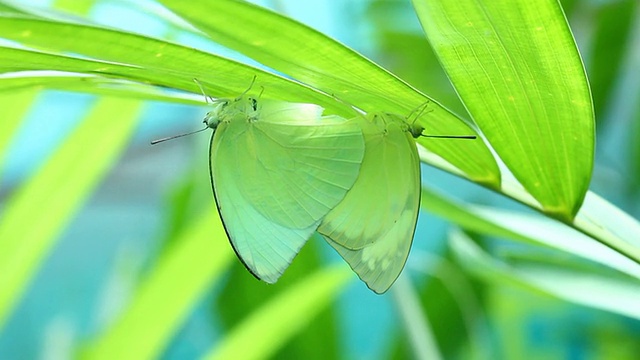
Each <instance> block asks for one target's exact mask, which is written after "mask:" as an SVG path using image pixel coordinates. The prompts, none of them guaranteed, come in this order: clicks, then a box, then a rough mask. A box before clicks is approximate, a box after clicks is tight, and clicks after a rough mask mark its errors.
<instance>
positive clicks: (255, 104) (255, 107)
mask: <svg viewBox="0 0 640 360" xmlns="http://www.w3.org/2000/svg"><path fill="white" fill-rule="evenodd" d="M251 108H253V111H257V110H258V101H257V100H256V99H254V98H251Z"/></svg>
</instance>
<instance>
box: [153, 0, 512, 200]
mask: <svg viewBox="0 0 640 360" xmlns="http://www.w3.org/2000/svg"><path fill="white" fill-rule="evenodd" d="M160 2H161V3H162V4H164V5H165V6H167V7H168V8H169V9H170V10H172V11H174V12H175V13H176V14H178V15H180V16H182V17H183V18H184V19H185V20H186V21H188V22H190V23H191V24H193V25H194V26H195V27H197V28H199V29H200V30H202V31H203V32H204V33H206V34H207V35H208V36H210V37H211V38H212V39H213V40H214V41H216V42H218V43H220V44H222V45H225V46H227V47H229V48H232V49H234V50H237V51H239V52H241V53H243V54H245V55H247V56H249V57H251V58H252V59H254V60H256V61H259V62H261V63H262V64H265V65H266V66H269V67H270V68H273V69H276V70H278V71H280V72H282V73H285V74H288V75H290V76H292V77H293V78H295V79H298V80H300V81H302V82H304V83H306V84H309V85H311V86H313V87H316V88H318V89H320V90H322V91H324V92H326V93H328V94H332V95H334V96H336V97H338V98H340V99H342V100H344V101H346V102H348V103H351V104H353V105H356V106H357V107H359V108H361V109H364V110H365V111H385V112H391V113H397V114H401V115H409V113H411V112H412V111H414V110H415V109H416V108H417V107H418V106H420V105H423V104H424V103H425V102H427V101H430V103H429V113H428V114H427V115H425V116H422V117H421V118H420V119H418V122H419V123H420V124H422V125H423V126H424V127H425V128H427V129H429V133H430V134H440V135H472V134H473V133H474V132H475V130H474V129H473V128H471V127H469V126H468V125H467V124H466V123H465V122H464V121H463V120H462V119H461V118H459V117H457V116H455V115H454V114H452V113H451V112H449V111H448V110H446V109H445V108H443V107H442V106H441V105H440V104H438V103H437V102H435V101H433V100H430V99H429V98H427V97H426V96H424V95H423V94H421V93H419V92H418V91H416V90H415V89H414V88H413V87H411V86H410V85H408V84H407V83H405V82H404V81H402V80H400V79H398V78H397V77H396V76H394V75H393V74H391V73H389V72H388V71H386V70H384V69H382V68H381V67H379V66H378V65H376V64H375V63H373V62H371V61H370V60H368V59H366V58H365V57H363V56H362V55H360V54H358V53H357V52H355V51H353V50H351V49H349V48H348V47H346V46H344V45H342V44H340V43H338V42H337V41H335V40H333V39H331V38H329V37H328V36H326V35H324V34H322V33H320V32H318V31H315V30H313V29H311V28H309V27H307V26H305V25H303V24H301V23H299V22H296V21H294V20H292V19H290V18H287V17H285V16H282V15H279V14H277V13H274V12H272V11H269V10H267V9H264V8H261V7H259V6H256V5H254V4H251V3H250V2H246V1H238V0H217V1H204V0H198V1H189V2H184V1H179V0H162V1H160ZM418 141H419V142H420V144H422V145H423V146H425V147H426V148H428V149H429V150H431V151H433V152H435V153H437V154H438V155H439V156H441V157H442V158H444V159H445V160H447V161H448V162H450V163H451V164H453V165H454V166H455V167H457V168H458V169H460V170H462V172H463V173H464V174H465V175H466V176H467V177H468V178H470V179H473V180H474V181H478V182H481V183H483V184H486V185H487V186H490V187H493V188H496V187H497V186H498V184H499V182H500V172H499V170H498V167H497V165H496V162H495V160H494V159H493V156H492V154H491V153H490V151H489V149H488V148H487V147H486V145H485V144H484V143H483V142H482V141H481V140H476V141H433V140H431V139H419V140H418Z"/></svg>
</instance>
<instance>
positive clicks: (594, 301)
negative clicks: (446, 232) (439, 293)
mask: <svg viewBox="0 0 640 360" xmlns="http://www.w3.org/2000/svg"><path fill="white" fill-rule="evenodd" d="M450 244H451V248H452V249H453V251H454V253H455V254H456V256H457V257H458V258H459V262H460V263H461V264H462V265H463V266H464V267H465V268H467V269H468V270H469V271H471V272H472V273H473V274H475V275H477V276H480V277H482V278H484V279H486V280H490V281H494V282H496V283H498V284H502V285H503V284H505V283H510V284H512V285H516V286H520V287H524V288H527V289H529V290H534V291H537V292H542V293H545V294H548V295H551V296H555V297H558V298H561V299H564V300H567V301H570V302H573V303H576V304H581V305H584V306H589V307H593V308H597V309H601V310H605V311H609V312H613V313H617V314H621V315H625V316H629V317H632V318H635V319H640V308H639V307H638V306H637V304H638V303H639V302H640V284H638V282H632V281H629V280H621V279H612V278H610V277H607V276H601V275H598V274H593V273H585V272H582V271H574V270H571V269H568V268H567V267H566V266H565V267H562V268H559V267H554V266H550V265H549V264H539V265H525V266H519V265H508V264H506V263H503V262H501V261H499V260H497V259H495V258H493V257H492V256H491V255H489V254H488V253H486V252H484V251H483V250H482V249H481V248H480V247H479V246H478V245H477V244H475V243H474V242H473V240H471V238H469V237H468V236H466V235H464V234H463V233H462V232H459V231H456V232H453V233H452V234H451V236H450Z"/></svg>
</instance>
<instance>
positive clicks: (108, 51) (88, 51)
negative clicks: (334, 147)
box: [0, 14, 352, 115]
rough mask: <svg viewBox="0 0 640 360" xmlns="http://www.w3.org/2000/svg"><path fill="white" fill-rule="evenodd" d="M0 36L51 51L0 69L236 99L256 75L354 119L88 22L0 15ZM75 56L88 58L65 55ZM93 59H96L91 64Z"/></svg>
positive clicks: (246, 73)
mask: <svg viewBox="0 0 640 360" xmlns="http://www.w3.org/2000/svg"><path fill="white" fill-rule="evenodd" d="M0 37H3V38H7V39H11V40H14V41H17V42H19V43H22V44H24V45H28V46H33V47H37V48H39V49H46V50H47V53H46V54H45V53H40V52H33V51H26V50H17V49H12V48H2V49H1V50H0V51H2V53H3V56H2V57H1V58H0V71H1V72H9V71H27V70H58V71H67V72H78V73H86V74H93V75H101V76H106V77H116V78H120V79H125V80H130V81H139V82H144V83H150V84H153V85H161V86H164V87H168V88H172V89H179V90H184V91H189V92H192V93H194V94H201V92H200V88H199V87H198V86H197V85H196V84H195V83H194V81H193V79H194V78H197V79H198V81H199V82H200V83H201V84H203V86H204V87H205V90H206V91H207V95H210V96H213V97H235V96H237V95H238V94H240V93H242V92H243V91H245V90H246V89H247V87H248V86H249V84H250V83H251V80H252V79H253V77H254V76H256V77H257V80H256V86H261V87H264V92H263V94H262V96H264V97H265V98H276V99H281V100H287V101H293V102H308V103H314V104H319V105H322V106H325V107H326V108H327V109H330V110H332V111H333V112H338V113H342V114H345V115H351V114H352V112H351V111H347V110H346V109H347V106H346V105H345V104H342V103H339V102H337V101H336V100H335V99H333V98H332V97H331V96H327V95H324V94H321V93H319V92H318V91H316V90H313V89H311V88H309V87H307V86H303V85H301V84H297V83H295V82H293V81H291V80H288V79H285V78H283V77H281V76H278V75H274V74H272V73H269V72H266V71H264V70H261V69H258V68H255V67H252V66H248V65H245V64H241V63H239V62H236V61H233V60H229V59H226V58H223V57H220V56H216V55H213V54H209V53H206V52H203V51H199V50H196V49H193V48H190V47H186V46H182V45H178V44H174V43H171V42H168V41H164V40H159V39H154V38H150V37H147V36H142V35H137V34H132V33H128V32H124V31H118V30H112V29H106V28H101V27H96V26H91V25H87V24H76V23H65V22H59V21H54V20H45V19H33V18H26V17H19V16H2V14H0ZM63 53H64V54H67V53H76V54H81V55H83V56H86V57H88V58H90V59H78V58H72V57H69V56H62V55H61V54H63ZM91 59H94V60H91Z"/></svg>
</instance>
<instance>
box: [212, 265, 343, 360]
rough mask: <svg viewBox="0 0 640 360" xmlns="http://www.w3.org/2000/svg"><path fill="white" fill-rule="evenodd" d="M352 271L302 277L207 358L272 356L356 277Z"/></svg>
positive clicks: (241, 326)
mask: <svg viewBox="0 0 640 360" xmlns="http://www.w3.org/2000/svg"><path fill="white" fill-rule="evenodd" d="M350 273H351V272H350V271H348V270H347V269H346V268H345V267H334V268H329V269H326V270H321V271H318V272H317V273H315V274H312V275H310V276H308V277H307V278H305V279H304V280H301V281H300V282H299V283H298V284H296V285H294V286H292V287H290V288H289V289H287V290H285V291H284V292H283V293H282V294H280V295H278V296H276V297H275V298H274V299H273V300H271V301H269V302H268V303H266V304H265V305H264V306H263V307H262V308H260V309H258V310H257V311H256V312H255V313H253V314H252V315H251V316H250V317H249V318H248V319H247V320H245V321H244V322H242V323H241V324H240V325H238V327H237V328H236V329H234V330H232V332H231V333H229V334H228V335H227V336H226V337H225V338H224V339H223V341H222V343H220V344H219V345H218V346H216V347H215V348H213V349H212V350H211V352H209V354H208V355H207V356H206V357H205V358H206V359H208V360H213V359H245V360H250V359H268V358H270V357H271V356H272V355H273V354H274V352H275V351H276V350H277V349H278V348H279V347H281V346H282V345H284V344H285V343H286V342H287V340H289V338H290V337H291V336H292V335H294V334H295V333H296V332H298V331H299V330H300V329H301V328H302V327H303V326H304V325H305V324H308V323H309V321H311V320H312V319H313V318H314V317H315V316H316V315H317V314H318V313H319V312H320V310H322V309H323V308H324V307H325V306H327V305H328V304H329V303H331V302H332V301H334V300H335V298H336V297H337V295H338V294H339V292H340V290H341V289H343V288H344V286H345V285H346V284H347V282H348V280H349V279H352V277H351V276H350Z"/></svg>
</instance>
